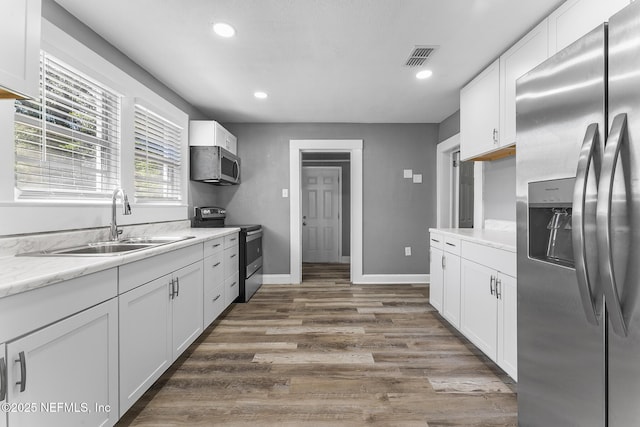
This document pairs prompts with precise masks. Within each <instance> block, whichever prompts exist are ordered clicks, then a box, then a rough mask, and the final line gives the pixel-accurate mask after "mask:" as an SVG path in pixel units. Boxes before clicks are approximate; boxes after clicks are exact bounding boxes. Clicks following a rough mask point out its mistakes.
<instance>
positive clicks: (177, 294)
mask: <svg viewBox="0 0 640 427" xmlns="http://www.w3.org/2000/svg"><path fill="white" fill-rule="evenodd" d="M179 295H180V278H179V277H176V297H178V296H179Z"/></svg>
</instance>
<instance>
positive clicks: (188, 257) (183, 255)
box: [118, 243, 202, 294]
mask: <svg viewBox="0 0 640 427" xmlns="http://www.w3.org/2000/svg"><path fill="white" fill-rule="evenodd" d="M200 260H202V243H198V244H196V245H192V246H187V247H186V248H181V249H176V250H175V251H171V252H167V253H164V254H160V255H156V256H151V257H149V258H146V259H142V260H140V261H136V262H132V263H131V264H125V265H123V266H120V267H119V268H118V280H119V281H118V292H119V293H121V294H122V293H124V292H127V291H130V290H131V289H133V288H135V287H137V286H140V285H143V284H145V283H148V282H150V281H152V280H154V279H157V278H158V277H161V276H164V275H167V274H169V273H171V272H173V271H176V270H178V269H179V268H182V267H184V266H185V265H189V264H193V263H194V262H198V261H200Z"/></svg>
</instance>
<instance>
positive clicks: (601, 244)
mask: <svg viewBox="0 0 640 427" xmlns="http://www.w3.org/2000/svg"><path fill="white" fill-rule="evenodd" d="M626 128H627V115H626V114H624V113H623V114H618V115H617V116H616V117H615V118H614V119H613V123H612V125H611V131H610V132H609V138H608V141H607V145H606V146H605V149H604V158H603V160H602V176H601V177H600V183H599V185H598V202H597V206H596V238H597V239H596V240H597V242H598V254H599V257H598V258H599V261H600V264H599V267H600V273H601V274H600V277H601V278H602V282H603V285H604V296H605V298H606V301H607V309H608V310H607V312H608V313H609V319H610V320H611V326H612V327H613V330H614V332H615V333H616V334H618V335H620V336H621V337H626V336H627V334H628V330H627V323H626V321H625V317H626V316H625V313H623V309H622V304H621V302H620V296H619V294H618V284H617V281H616V277H615V272H614V271H613V253H612V250H611V204H612V198H613V181H614V173H615V170H616V165H617V163H618V158H619V155H620V148H621V146H622V142H623V141H624V139H625V134H626ZM626 172H628V171H626ZM625 181H626V180H625ZM627 184H628V183H627V182H625V185H627ZM627 194H630V193H629V192H627Z"/></svg>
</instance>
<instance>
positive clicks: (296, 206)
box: [280, 139, 364, 284]
mask: <svg viewBox="0 0 640 427" xmlns="http://www.w3.org/2000/svg"><path fill="white" fill-rule="evenodd" d="M362 145H363V144H362V140H361V139H348V140H344V139H311V140H308V139H307V140H293V139H292V140H290V141H289V171H290V176H289V177H290V181H289V183H290V195H291V197H290V203H289V214H290V233H289V236H290V237H289V241H290V245H289V247H290V258H289V261H290V276H289V282H290V283H292V284H299V283H300V282H301V281H302V230H301V229H302V207H301V203H300V199H301V191H300V177H301V156H302V152H303V151H305V152H306V151H312V152H313V151H315V152H346V153H350V154H351V192H350V193H351V236H350V239H351V282H352V283H362V282H363V280H364V279H363V274H362V242H363V221H362V193H363V190H362V188H363V183H362V181H363V178H362ZM280 283H282V282H280Z"/></svg>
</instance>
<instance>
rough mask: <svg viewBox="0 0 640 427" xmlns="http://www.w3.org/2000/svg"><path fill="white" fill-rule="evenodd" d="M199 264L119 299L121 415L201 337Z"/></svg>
mask: <svg viewBox="0 0 640 427" xmlns="http://www.w3.org/2000/svg"><path fill="white" fill-rule="evenodd" d="M202 284H203V264H202V261H198V262H196V263H193V264H190V265H188V266H185V267H183V268H181V269H178V270H176V271H174V272H173V273H171V274H167V275H164V276H162V277H159V278H157V279H154V280H152V281H150V282H148V283H146V284H144V285H142V286H139V287H136V288H134V289H132V290H131V291H129V292H125V293H123V294H121V295H120V297H119V300H120V415H123V414H124V413H125V412H126V411H127V410H128V409H129V408H130V407H131V406H132V405H133V404H134V403H135V401H136V400H138V398H139V397H140V396H142V394H143V393H144V392H145V391H146V390H147V389H148V388H149V387H150V386H151V385H152V384H153V383H154V382H155V381H156V380H157V379H158V378H159V377H160V376H161V375H162V373H163V372H164V371H165V370H166V369H167V368H168V367H169V366H170V365H171V364H172V363H173V362H174V361H175V359H176V358H177V357H178V356H179V355H180V354H182V352H183V351H184V350H186V349H187V347H188V346H189V345H190V344H191V343H193V341H195V339H196V338H197V337H198V336H199V335H200V333H202V330H203V329H202V328H203V303H202V298H203V288H202Z"/></svg>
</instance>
